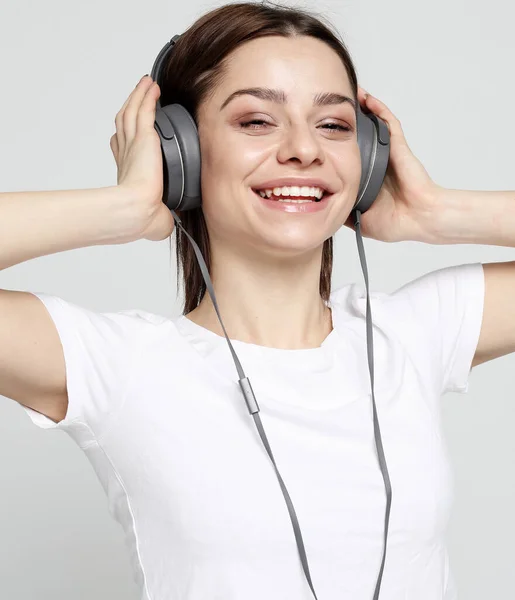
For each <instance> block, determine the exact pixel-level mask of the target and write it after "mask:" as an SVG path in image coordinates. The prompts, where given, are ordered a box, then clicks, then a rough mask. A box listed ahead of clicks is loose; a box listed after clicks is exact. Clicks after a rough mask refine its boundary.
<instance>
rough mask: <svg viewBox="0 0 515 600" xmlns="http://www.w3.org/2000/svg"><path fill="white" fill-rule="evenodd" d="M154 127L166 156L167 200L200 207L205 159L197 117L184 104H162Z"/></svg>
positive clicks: (182, 206)
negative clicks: (201, 171) (202, 155)
mask: <svg viewBox="0 0 515 600" xmlns="http://www.w3.org/2000/svg"><path fill="white" fill-rule="evenodd" d="M154 128H155V130H156V131H157V133H158V135H159V139H160V141H161V153H162V156H163V202H164V203H165V204H166V206H167V207H168V208H169V209H170V210H181V211H182V210H191V209H192V208H197V207H199V206H200V205H201V188H200V165H201V159H200V142H199V137H198V130H197V126H196V124H195V120H194V119H193V117H192V116H191V114H190V113H189V112H188V111H187V110H186V109H185V108H184V106H182V105H181V104H169V105H167V106H164V107H160V106H158V107H156V116H155V121H154Z"/></svg>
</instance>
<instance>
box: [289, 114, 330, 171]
mask: <svg viewBox="0 0 515 600" xmlns="http://www.w3.org/2000/svg"><path fill="white" fill-rule="evenodd" d="M318 135H319V134H318V131H313V130H312V129H311V126H310V125H308V124H306V123H302V124H295V125H290V126H288V128H287V129H286V130H285V132H284V138H283V140H282V142H281V144H280V147H279V150H278V153H277V159H278V160H279V162H288V161H290V160H293V161H295V162H299V163H300V164H301V165H302V166H309V165H311V164H312V163H313V162H314V161H317V162H319V163H320V164H321V163H323V162H324V151H323V148H322V144H321V143H320V139H319V138H318Z"/></svg>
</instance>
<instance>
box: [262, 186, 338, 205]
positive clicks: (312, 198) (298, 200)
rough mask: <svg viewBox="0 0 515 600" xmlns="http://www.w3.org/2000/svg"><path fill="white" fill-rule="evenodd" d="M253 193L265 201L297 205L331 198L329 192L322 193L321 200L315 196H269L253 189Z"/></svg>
mask: <svg viewBox="0 0 515 600" xmlns="http://www.w3.org/2000/svg"><path fill="white" fill-rule="evenodd" d="M252 191H253V192H254V194H256V196H258V197H259V198H261V199H263V200H270V201H273V202H292V203H296V204H304V203H309V202H315V203H316V202H322V200H325V199H327V198H328V197H329V196H331V194H329V192H327V191H325V190H324V191H323V193H322V197H321V198H316V197H315V196H276V195H275V194H272V195H271V196H267V195H266V194H264V193H260V192H262V190H256V189H254V188H252Z"/></svg>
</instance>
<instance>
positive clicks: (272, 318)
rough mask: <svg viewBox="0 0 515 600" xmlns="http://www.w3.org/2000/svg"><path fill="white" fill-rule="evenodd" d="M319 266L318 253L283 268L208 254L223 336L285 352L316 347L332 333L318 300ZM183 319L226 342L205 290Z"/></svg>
mask: <svg viewBox="0 0 515 600" xmlns="http://www.w3.org/2000/svg"><path fill="white" fill-rule="evenodd" d="M222 265H223V267H222ZM228 265H230V266H228ZM320 267H321V252H320V253H317V255H316V256H314V255H312V256H310V257H308V258H306V259H305V260H303V261H302V262H299V261H298V259H296V261H295V262H294V263H293V262H292V261H289V262H288V264H286V262H281V261H277V258H274V259H273V260H270V261H269V262H266V263H265V262H262V261H260V262H257V261H256V260H255V258H254V259H253V260H252V261H249V260H245V257H243V256H239V257H235V256H234V255H231V256H230V257H228V256H227V254H225V256H223V255H222V252H220V251H219V252H217V253H213V254H212V260H211V281H212V283H213V288H214V291H215V297H216V302H217V305H218V309H219V311H220V315H221V317H222V321H223V324H224V327H225V330H226V331H227V335H228V337H229V338H230V339H232V340H238V341H242V342H246V343H250V344H256V345H259V346H265V347H269V348H280V349H285V350H297V349H307V348H317V347H319V346H320V345H321V344H322V342H323V341H324V340H325V339H326V337H327V336H328V335H329V334H330V333H331V331H332V329H333V323H332V313H331V309H330V308H329V307H328V306H326V304H325V302H324V301H323V299H322V298H321V297H320V292H319V281H320ZM187 317H188V319H190V320H191V321H193V322H194V323H196V324H197V325H201V326H202V327H205V328H206V329H209V330H210V331H212V332H214V333H216V334H217V335H220V336H223V337H225V336H224V332H223V329H222V326H221V324H220V321H219V319H218V315H217V314H216V310H215V308H214V305H213V303H212V300H211V296H210V295H209V293H208V292H207V291H206V293H205V294H204V297H203V298H202V301H201V302H200V304H199V306H198V307H197V308H195V309H194V310H192V311H191V312H190V313H188V315H187Z"/></svg>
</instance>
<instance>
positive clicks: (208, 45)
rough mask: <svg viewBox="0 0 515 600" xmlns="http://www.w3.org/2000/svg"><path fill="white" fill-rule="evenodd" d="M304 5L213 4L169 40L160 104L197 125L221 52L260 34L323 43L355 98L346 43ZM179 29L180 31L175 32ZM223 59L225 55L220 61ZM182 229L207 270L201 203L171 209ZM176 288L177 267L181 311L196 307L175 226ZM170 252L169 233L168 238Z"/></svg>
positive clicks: (186, 252) (329, 260)
mask: <svg viewBox="0 0 515 600" xmlns="http://www.w3.org/2000/svg"><path fill="white" fill-rule="evenodd" d="M322 19H324V17H320V16H318V17H316V16H314V14H313V13H310V12H308V11H307V10H304V9H298V8H291V7H288V6H281V5H279V4H273V3H271V2H269V1H268V0H264V1H261V2H237V3H231V4H226V5H224V6H221V7H219V8H215V9H213V10H211V11H210V12H208V13H206V14H204V15H202V16H201V17H200V18H199V19H197V21H195V22H194V23H193V25H191V26H190V27H189V28H188V29H187V30H186V31H185V32H184V33H182V34H181V37H180V38H179V39H178V41H177V42H176V44H175V47H174V49H173V51H172V52H171V54H170V57H169V59H168V62H167V64H166V65H164V68H163V72H162V79H161V86H160V87H161V96H160V102H161V105H162V106H165V105H168V104H172V103H178V104H182V105H183V106H184V107H185V108H186V109H187V110H188V111H189V113H190V114H191V115H192V117H193V118H194V120H195V123H197V124H198V121H197V115H198V109H199V106H200V105H201V103H202V102H203V101H205V100H206V99H207V98H208V97H209V94H210V93H211V92H212V91H213V90H214V89H215V88H216V86H217V85H218V84H219V83H220V81H221V80H222V78H223V76H224V74H225V72H226V64H227V60H226V59H227V57H228V55H229V54H231V52H232V51H233V50H235V49H236V48H238V46H240V45H241V44H243V43H244V42H247V41H249V40H252V39H257V38H260V37H265V36H271V35H281V36H283V37H294V36H301V35H308V36H311V37H314V38H317V39H319V40H322V41H324V42H325V43H326V44H328V45H329V46H330V47H331V48H332V49H333V50H334V51H335V52H336V53H337V54H338V55H339V56H340V58H341V60H342V63H343V65H344V66H345V68H346V71H347V74H348V77H349V81H350V84H351V87H352V92H353V95H354V100H355V101H356V102H357V95H358V82H357V75H356V70H355V67H354V64H353V62H352V59H351V57H350V55H349V52H348V51H347V48H346V46H345V44H344V42H343V40H341V38H340V37H339V34H338V32H337V31H336V30H334V29H333V27H332V25H331V24H330V23H328V24H327V25H326V24H324V23H323V22H322ZM177 33H180V32H177ZM224 59H225V60H224ZM177 214H178V215H179V218H180V219H181V222H182V225H183V227H184V229H185V230H186V231H187V232H188V233H189V234H190V235H191V236H192V237H193V239H194V240H195V241H196V242H197V244H198V246H199V248H200V251H201V252H202V256H203V257H204V260H205V261H206V265H207V267H208V270H209V274H210V275H211V260H210V259H211V253H210V243H209V234H208V230H207V227H206V222H205V219H204V214H203V212H202V207H199V208H195V209H191V210H187V211H177ZM174 231H175V233H176V257H177V290H178V289H179V277H180V270H182V280H183V285H184V292H185V302H184V307H183V314H187V313H189V312H190V311H192V310H193V309H194V308H196V307H197V306H198V305H199V304H200V302H201V300H202V298H203V297H204V294H205V292H206V284H205V282H204V279H203V277H202V273H201V270H200V267H199V264H198V262H197V257H196V255H195V252H194V250H193V247H192V246H191V243H190V241H189V240H188V238H187V237H186V236H185V235H184V234H183V233H182V232H181V231H180V228H179V227H177V226H175V228H174ZM170 253H171V237H170ZM332 267H333V237H332V236H331V237H330V238H328V239H327V240H325V241H324V246H323V249H322V265H321V270H320V287H319V289H320V296H321V297H322V299H323V300H324V301H325V302H327V301H328V300H329V295H330V293H331V271H332Z"/></svg>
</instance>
